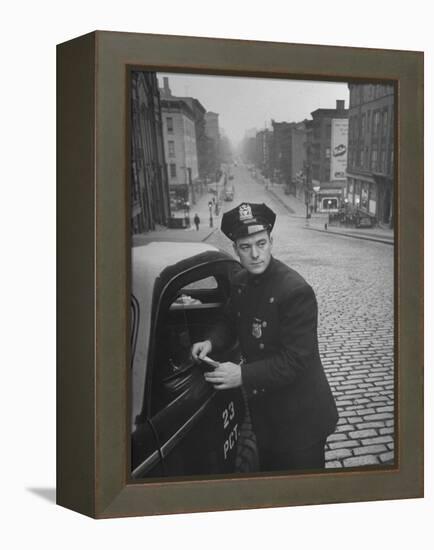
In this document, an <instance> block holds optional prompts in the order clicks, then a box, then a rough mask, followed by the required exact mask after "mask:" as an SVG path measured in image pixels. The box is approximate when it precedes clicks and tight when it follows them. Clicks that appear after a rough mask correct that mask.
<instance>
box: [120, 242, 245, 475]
mask: <svg viewBox="0 0 434 550" xmlns="http://www.w3.org/2000/svg"><path fill="white" fill-rule="evenodd" d="M238 269H240V265H239V264H238V262H236V261H235V260H234V259H233V258H232V257H231V256H229V255H228V254H226V253H225V252H223V251H220V250H218V249H217V248H215V247H213V246H211V245H208V244H204V243H179V242H178V243H166V242H155V243H149V244H146V245H144V246H138V247H135V248H133V250H132V297H131V335H130V336H131V385H132V388H131V433H132V436H131V475H132V477H133V478H135V479H140V478H148V477H163V476H187V475H203V474H216V473H230V472H233V471H234V469H235V458H236V453H237V441H238V438H239V430H240V427H241V424H242V422H243V420H244V415H245V402H244V400H243V397H242V393H241V390H239V389H233V390H220V391H216V390H214V388H213V386H212V385H210V384H209V383H207V382H206V381H205V379H204V376H203V373H204V370H205V369H207V368H211V367H208V366H206V365H205V363H198V362H195V361H194V360H193V359H192V357H191V353H190V352H191V345H192V344H193V343H194V342H197V341H200V340H203V339H204V338H205V337H206V334H207V331H208V330H209V329H210V327H211V326H212V325H213V324H214V323H215V322H216V321H217V320H218V319H219V318H220V317H221V315H222V310H223V307H224V304H225V302H226V301H227V298H228V296H229V291H230V285H231V279H232V277H233V275H234V273H235V272H236V271H237V270H238ZM239 357H240V354H239V349H238V344H237V341H236V339H235V337H234V341H233V342H232V343H231V345H230V346H229V347H228V348H226V349H224V350H222V351H221V352H220V353H218V354H214V355H213V354H212V359H215V360H217V361H234V362H236V361H239Z"/></svg>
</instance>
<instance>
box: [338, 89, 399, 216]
mask: <svg viewBox="0 0 434 550" xmlns="http://www.w3.org/2000/svg"><path fill="white" fill-rule="evenodd" d="M349 90H350V108H349V130H348V167H347V200H348V204H350V205H351V206H353V207H354V208H357V209H360V210H362V211H364V212H366V213H368V214H370V215H371V216H375V217H376V218H377V220H378V221H379V222H380V223H383V224H387V225H388V226H389V227H393V186H394V163H393V157H394V139H395V136H394V88H393V86H392V85H384V84H349Z"/></svg>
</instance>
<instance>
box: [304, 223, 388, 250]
mask: <svg viewBox="0 0 434 550" xmlns="http://www.w3.org/2000/svg"><path fill="white" fill-rule="evenodd" d="M303 229H308V230H309V231H318V232H319V233H327V234H328V235H337V236H338V237H349V238H351V239H360V240H362V241H373V242H377V243H383V244H389V245H392V246H393V245H394V244H395V240H392V241H391V240H386V239H382V238H381V237H370V236H369V235H354V234H352V233H340V232H337V231H333V230H330V229H327V230H325V229H317V228H315V227H304V228H303Z"/></svg>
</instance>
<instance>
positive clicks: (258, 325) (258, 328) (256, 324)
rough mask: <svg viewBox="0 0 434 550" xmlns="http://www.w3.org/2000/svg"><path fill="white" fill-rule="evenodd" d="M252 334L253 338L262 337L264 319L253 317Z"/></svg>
mask: <svg viewBox="0 0 434 550" xmlns="http://www.w3.org/2000/svg"><path fill="white" fill-rule="evenodd" d="M252 336H253V338H261V336H262V321H261V320H260V319H256V317H255V319H253V323H252Z"/></svg>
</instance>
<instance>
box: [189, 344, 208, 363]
mask: <svg viewBox="0 0 434 550" xmlns="http://www.w3.org/2000/svg"><path fill="white" fill-rule="evenodd" d="M211 350H212V344H211V342H210V341H209V340H205V341H203V342H196V343H195V344H193V346H192V348H191V355H192V357H193V359H195V360H196V361H199V359H203V358H204V357H206V356H207V355H208V354H209V353H211Z"/></svg>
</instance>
